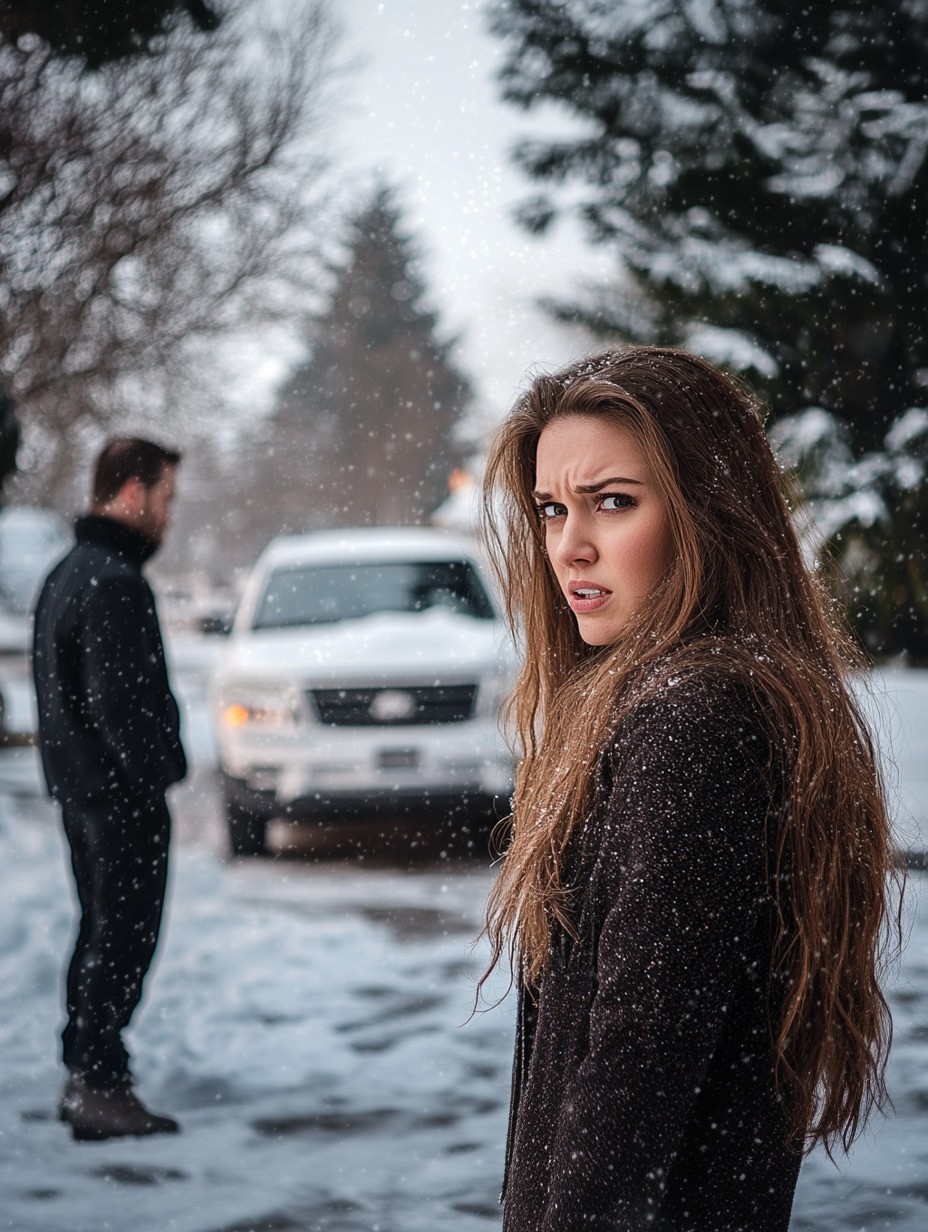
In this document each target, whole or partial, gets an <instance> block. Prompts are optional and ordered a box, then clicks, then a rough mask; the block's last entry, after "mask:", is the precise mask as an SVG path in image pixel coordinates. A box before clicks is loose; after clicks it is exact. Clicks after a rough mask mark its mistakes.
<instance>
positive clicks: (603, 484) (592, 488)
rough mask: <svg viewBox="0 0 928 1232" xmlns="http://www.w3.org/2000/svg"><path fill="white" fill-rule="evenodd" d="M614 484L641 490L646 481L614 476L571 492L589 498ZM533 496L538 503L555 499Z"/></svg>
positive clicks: (542, 494) (549, 496)
mask: <svg viewBox="0 0 928 1232" xmlns="http://www.w3.org/2000/svg"><path fill="white" fill-rule="evenodd" d="M614 484H634V485H635V487H638V488H640V487H643V486H644V480H643V479H623V478H621V477H620V476H618V475H613V476H612V477H611V478H609V479H600V480H599V481H598V482H597V483H580V484H577V486H576V487H575V488H572V489H571V491H573V492H576V493H578V494H579V495H580V496H587V495H589V494H591V493H593V492H601V491H602V490H603V488H611V487H612V486H613V485H614ZM532 496H533V497H534V498H535V500H537V501H549V500H552V499H553V498H552V496H551V493H550V492H539V491H537V490H536V491H534V492H533V493H532Z"/></svg>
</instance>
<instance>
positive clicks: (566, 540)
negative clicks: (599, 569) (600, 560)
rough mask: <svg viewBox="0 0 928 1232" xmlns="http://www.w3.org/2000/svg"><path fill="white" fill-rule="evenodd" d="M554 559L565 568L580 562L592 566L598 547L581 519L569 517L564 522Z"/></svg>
mask: <svg viewBox="0 0 928 1232" xmlns="http://www.w3.org/2000/svg"><path fill="white" fill-rule="evenodd" d="M554 559H555V560H556V561H557V563H558V564H559V565H564V566H568V565H572V564H575V563H579V562H583V563H584V564H591V563H592V562H593V561H594V560H595V559H596V547H595V545H594V543H593V541H592V538H591V537H590V535H589V534H588V533H587V528H586V526H585V524H584V523H583V522H582V520H581V519H579V518H571V517H567V518H566V519H565V520H564V523H563V526H562V529H561V534H560V536H559V538H558V542H557V546H556V547H555V549H554Z"/></svg>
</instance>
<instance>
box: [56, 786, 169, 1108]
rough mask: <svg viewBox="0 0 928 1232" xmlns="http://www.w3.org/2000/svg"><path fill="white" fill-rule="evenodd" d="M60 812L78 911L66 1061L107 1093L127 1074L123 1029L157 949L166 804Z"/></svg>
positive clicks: (70, 974) (65, 1035)
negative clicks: (78, 924)
mask: <svg viewBox="0 0 928 1232" xmlns="http://www.w3.org/2000/svg"><path fill="white" fill-rule="evenodd" d="M62 815H63V819H64V830H65V834H66V836H67V839H68V842H69V844H70V847H71V866H72V868H73V870H74V878H75V881H76V883H77V894H78V899H79V901H80V906H81V920H80V929H79V931H78V936H77V944H76V946H75V949H74V956H73V958H72V959H71V965H70V967H69V968H68V976H67V1009H68V1023H67V1026H66V1027H65V1029H64V1032H63V1033H62V1040H63V1042H64V1054H63V1059H64V1063H65V1066H66V1067H67V1068H68V1069H69V1070H70V1071H71V1072H72V1073H75V1074H80V1075H81V1076H82V1077H83V1078H84V1080H85V1081H86V1082H87V1083H88V1085H90V1086H94V1087H100V1088H107V1087H113V1086H116V1085H117V1084H118V1083H120V1082H122V1081H123V1080H125V1079H126V1078H127V1077H128V1076H129V1054H128V1053H127V1051H126V1048H125V1046H124V1044H123V1042H122V1032H123V1031H124V1030H125V1028H126V1027H127V1026H128V1025H129V1020H130V1018H131V1017H132V1014H133V1011H134V1010H135V1008H136V1006H137V1005H138V1003H139V1000H140V999H141V996H142V983H143V981H144V979H145V975H146V973H147V971H148V968H149V966H150V965H151V961H152V958H153V957H154V953H155V947H156V946H157V943H158V933H159V930H160V927H161V916H162V911H163V908H164V895H165V886H166V882H167V866H168V845H169V841H170V832H171V818H170V814H169V813H168V809H167V805H166V804H165V803H164V800H163V799H161V800H158V801H155V802H147V803H144V804H139V803H132V802H129V801H126V800H125V799H122V800H114V801H113V802H111V803H107V804H66V805H64V806H63V808H62Z"/></svg>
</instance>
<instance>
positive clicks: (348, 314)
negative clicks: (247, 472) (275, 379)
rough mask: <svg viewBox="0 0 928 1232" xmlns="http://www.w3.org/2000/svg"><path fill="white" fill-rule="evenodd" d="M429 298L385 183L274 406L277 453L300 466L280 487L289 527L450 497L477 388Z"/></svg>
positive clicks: (352, 232) (388, 512)
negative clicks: (461, 430)
mask: <svg viewBox="0 0 928 1232" xmlns="http://www.w3.org/2000/svg"><path fill="white" fill-rule="evenodd" d="M425 299H426V290H425V286H424V284H423V281H422V279H421V276H420V275H419V273H418V272H417V269H416V252H415V248H414V245H413V242H412V240H411V239H410V237H409V236H408V235H407V234H406V233H405V232H404V231H403V229H402V223H401V212H400V209H399V207H398V205H397V202H396V199H395V194H394V192H393V190H392V189H391V188H389V187H388V186H383V185H382V186H380V187H378V188H377V189H376V190H375V191H374V192H373V194H372V196H371V198H370V200H369V201H367V202H366V203H365V204H364V205H363V206H362V207H361V208H360V209H359V210H358V212H357V213H356V214H355V216H354V217H353V218H352V219H351V221H350V225H349V227H348V233H347V236H346V242H345V258H344V261H343V262H342V263H341V264H340V265H339V266H338V267H337V268H336V270H335V278H334V290H333V293H332V295H331V299H330V301H329V304H328V306H327V308H326V310H325V311H324V312H323V313H321V314H320V315H319V316H318V317H316V318H315V319H314V320H313V321H312V322H311V323H310V326H309V329H308V336H307V341H308V346H309V350H310V355H309V358H308V359H307V361H306V362H305V363H303V364H301V365H300V366H299V367H298V368H296V370H295V371H294V372H293V373H292V375H291V377H290V379H289V380H288V381H287V383H286V384H285V385H284V387H283V389H282V390H281V394H280V399H279V403H278V407H277V410H276V413H275V415H274V419H273V423H272V444H271V447H272V448H273V451H274V456H275V457H276V458H277V459H278V461H279V464H280V465H282V466H284V467H285V468H287V467H289V469H290V471H294V469H295V472H296V473H293V474H292V475H290V478H289V482H287V481H283V483H282V484H281V485H280V486H282V487H283V488H285V489H286V490H285V491H284V492H283V498H284V502H285V504H286V503H287V502H289V508H287V509H285V511H284V522H285V524H286V525H289V526H290V528H291V529H299V528H300V525H303V526H306V525H336V526H338V525H365V524H370V525H386V524H399V523H410V522H417V521H421V520H422V519H423V517H425V516H426V515H427V514H428V512H429V511H430V510H431V509H433V508H434V507H435V506H436V505H437V504H438V503H439V501H440V500H441V499H442V497H443V496H444V495H445V492H446V485H447V475H448V472H449V471H450V469H451V468H452V466H453V465H454V464H455V462H456V461H457V460H458V458H459V447H458V446H457V445H456V444H455V442H454V439H453V430H454V426H455V424H456V423H457V421H458V420H459V419H460V417H461V415H462V413H463V412H464V410H465V409H466V407H467V403H468V401H469V399H470V396H471V391H470V386H469V384H468V382H467V380H466V378H465V377H464V376H463V375H462V374H461V372H460V371H459V370H458V369H457V368H456V366H455V364H454V362H453V359H452V345H453V344H452V343H451V342H448V341H444V340H442V339H441V338H440V337H439V334H438V317H437V314H436V313H435V312H434V311H432V310H431V309H430V308H429V307H428V306H427V305H426V302H425ZM288 459H289V461H288ZM281 474H283V472H281Z"/></svg>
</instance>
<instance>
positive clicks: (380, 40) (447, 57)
mask: <svg viewBox="0 0 928 1232" xmlns="http://www.w3.org/2000/svg"><path fill="white" fill-rule="evenodd" d="M488 3H492V0H479V2H478V3H460V2H459V0H337V2H336V3H335V4H334V6H333V7H334V11H335V12H336V13H337V15H338V17H339V20H340V21H341V23H342V25H343V29H344V52H345V54H346V56H347V57H348V58H354V59H356V61H357V68H356V70H355V71H354V72H352V73H351V74H349V76H348V79H347V82H346V88H345V93H346V95H347V106H346V108H345V110H344V112H343V113H342V116H341V119H340V122H339V123H340V131H339V133H338V138H339V139H338V141H337V143H336V144H337V148H339V155H340V157H342V156H344V158H345V161H346V164H347V166H348V167H349V168H351V169H352V171H353V172H354V173H355V174H358V175H363V174H364V172H365V170H367V169H369V170H370V171H371V173H373V172H374V171H378V172H381V173H383V174H384V175H385V176H386V177H387V178H388V179H389V180H391V181H393V182H396V183H397V184H398V185H399V187H400V190H401V200H402V202H403V204H405V205H406V206H407V207H408V211H409V213H408V219H409V222H410V223H411V226H412V229H413V230H414V231H415V233H416V235H417V237H418V238H419V239H420V240H421V243H422V246H423V250H424V254H425V257H426V262H425V274H426V277H427V280H428V284H429V288H430V290H431V292H432V298H433V300H434V302H435V305H436V306H437V307H438V309H439V310H440V311H441V314H442V321H443V324H444V325H445V326H446V328H447V329H448V330H449V331H453V332H457V333H460V335H461V346H460V351H459V357H460V359H461V361H462V364H463V366H464V367H465V369H466V370H467V372H468V374H469V375H470V376H471V378H472V379H473V381H474V384H475V386H476V389H477V393H478V400H479V414H480V417H481V419H482V420H483V422H488V421H489V422H495V421H496V420H497V419H498V418H499V417H500V416H501V415H502V413H503V412H504V411H505V409H506V408H507V407H508V405H509V404H510V402H511V401H512V398H513V395H514V393H515V392H516V390H517V389H518V388H519V387H520V386H521V384H522V383H523V381H524V378H525V374H526V372H527V370H528V369H530V368H531V367H532V366H533V365H536V364H541V365H542V366H551V365H556V364H560V363H562V362H565V361H566V360H568V359H570V358H571V357H573V356H574V355H575V354H577V353H578V351H581V350H583V349H585V342H584V341H583V340H582V339H581V338H580V337H579V335H578V333H577V332H576V331H571V330H567V329H565V328H564V327H562V326H558V325H556V324H554V323H552V322H550V321H549V320H548V319H547V318H546V317H545V315H544V314H543V313H541V312H540V311H538V309H536V308H535V307H534V306H533V301H534V300H535V299H536V298H537V296H539V295H541V294H545V293H547V294H557V293H558V292H561V291H564V290H565V289H567V288H569V287H570V286H572V285H574V284H575V282H576V281H577V280H578V279H579V278H581V277H587V278H588V277H591V276H594V275H595V274H597V273H598V274H599V275H601V276H603V277H605V276H606V274H607V272H608V270H609V268H610V266H609V264H608V262H607V260H606V259H605V257H604V256H603V255H602V254H598V253H595V252H592V251H591V250H590V249H589V248H587V247H586V246H585V245H584V244H583V243H582V242H581V240H580V238H579V235H578V233H577V230H576V229H575V228H573V227H571V226H567V225H564V224H561V225H559V226H558V227H556V228H555V230H554V231H553V233H552V234H551V235H549V236H547V237H545V238H544V239H541V240H539V239H535V238H532V237H529V236H526V235H525V234H524V233H523V232H521V231H520V230H519V229H518V228H517V227H516V226H515V224H514V223H513V222H512V220H511V213H512V206H513V204H514V203H515V202H516V201H518V200H519V199H520V197H521V196H523V195H525V193H526V191H527V190H529V191H530V185H529V184H528V182H527V181H526V180H525V179H524V178H523V177H522V176H521V175H520V174H519V173H518V172H517V171H516V170H515V169H514V168H513V167H512V166H511V165H510V162H509V158H508V150H509V148H510V147H511V145H512V143H513V141H514V140H515V139H516V138H517V137H518V136H519V135H520V134H523V133H525V132H526V131H527V130H528V129H529V128H530V127H532V126H534V127H536V128H537V126H538V124H539V121H538V120H532V119H530V118H528V117H526V116H525V114H524V113H522V112H520V111H519V110H517V109H515V108H513V107H511V106H507V105H504V104H503V103H502V102H500V101H499V97H498V89H497V86H496V84H495V82H494V79H493V77H494V71H495V69H496V68H497V67H498V66H499V64H500V62H501V59H502V48H501V46H500V44H499V41H498V40H497V39H495V38H493V37H491V36H490V34H489V33H488V32H487V28H486V21H485V16H484V10H485V8H486V7H487V4H488ZM540 122H541V123H544V124H550V123H556V122H557V117H555V116H551V115H548V116H546V117H545V118H544V120H542V121H540Z"/></svg>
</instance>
